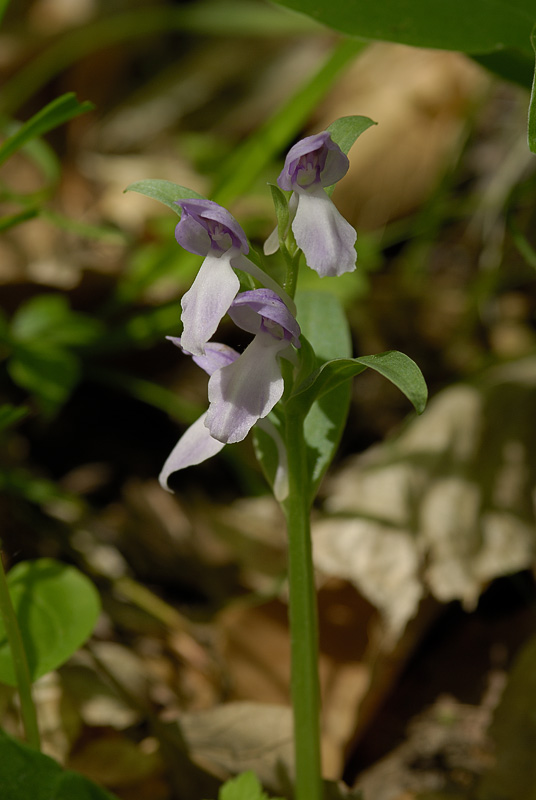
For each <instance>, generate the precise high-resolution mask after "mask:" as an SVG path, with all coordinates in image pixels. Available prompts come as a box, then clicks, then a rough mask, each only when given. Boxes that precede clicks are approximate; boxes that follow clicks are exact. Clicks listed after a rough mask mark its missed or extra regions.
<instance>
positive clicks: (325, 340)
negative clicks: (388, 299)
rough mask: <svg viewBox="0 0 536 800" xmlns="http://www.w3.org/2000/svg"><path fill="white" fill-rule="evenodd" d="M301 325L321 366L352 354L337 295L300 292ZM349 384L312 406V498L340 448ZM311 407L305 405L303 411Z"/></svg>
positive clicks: (308, 425)
mask: <svg viewBox="0 0 536 800" xmlns="http://www.w3.org/2000/svg"><path fill="white" fill-rule="evenodd" d="M296 305H297V307H298V322H299V324H300V327H301V330H302V333H303V335H304V336H305V337H306V338H307V340H308V342H310V344H311V346H312V347H313V349H314V351H315V353H316V356H317V359H318V363H319V364H320V363H323V362H325V361H328V360H331V359H333V358H337V357H340V356H342V357H344V356H349V355H350V354H351V340H350V330H349V327H348V321H347V319H346V315H345V313H344V311H343V308H342V306H341V304H340V302H339V300H338V298H336V297H335V296H334V295H331V294H325V293H323V292H298V294H297V296H296ZM350 391H351V387H350V383H349V382H346V383H341V384H340V385H339V386H337V387H335V388H334V389H333V390H332V391H330V392H327V393H326V394H325V395H324V397H322V398H321V399H320V400H319V401H318V402H314V403H313V404H312V405H311V408H310V411H309V413H308V414H307V416H306V418H305V425H304V432H305V439H306V442H307V448H308V461H309V469H310V475H311V492H312V497H314V496H315V495H316V492H317V490H318V486H319V485H320V481H321V480H322V477H323V476H324V473H325V472H326V470H327V468H328V466H329V465H330V463H331V461H332V459H333V456H334V455H335V451H336V449H337V447H338V445H339V442H340V439H341V436H342V432H343V430H344V425H345V423H346V417H347V415H348V408H349V405H350ZM307 407H308V406H306V405H304V409H306V408H307Z"/></svg>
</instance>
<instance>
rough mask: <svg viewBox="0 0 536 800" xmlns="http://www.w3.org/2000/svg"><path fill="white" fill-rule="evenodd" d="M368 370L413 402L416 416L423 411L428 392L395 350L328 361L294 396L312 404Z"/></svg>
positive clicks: (420, 377) (416, 371) (409, 361)
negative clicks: (388, 381) (371, 370)
mask: <svg viewBox="0 0 536 800" xmlns="http://www.w3.org/2000/svg"><path fill="white" fill-rule="evenodd" d="M367 367H369V368H370V369H373V370H375V371H376V372H379V373H380V375H383V376H384V377H385V378H387V379H388V380H390V381H391V383H394V385H395V386H397V387H398V388H399V389H400V391H401V392H403V393H404V394H405V395H406V397H407V398H408V400H410V402H411V403H413V405H414V406H415V410H416V411H417V412H418V413H419V414H421V413H422V412H423V411H424V408H425V406H426V400H427V397H428V390H427V388H426V383H425V381H424V378H423V375H422V372H421V371H420V369H419V367H418V366H417V364H416V363H415V362H414V361H413V360H412V359H411V358H410V357H409V356H406V355H404V353H399V352H398V350H389V351H387V352H386V353H379V354H377V355H371V356H360V357H358V358H337V359H333V360H332V361H327V362H326V363H325V364H322V366H321V367H319V368H318V369H317V370H316V371H315V372H314V373H313V374H312V375H310V376H309V377H308V378H307V379H306V380H305V381H304V382H303V383H302V384H301V385H299V386H297V387H296V389H295V392H294V396H299V397H301V400H302V402H304V403H312V402H314V401H315V400H319V399H320V398H321V397H323V396H324V395H325V394H326V393H327V392H330V391H332V390H333V389H335V388H336V387H337V386H339V385H340V384H341V383H344V382H345V381H347V380H349V379H350V378H353V377H355V376H356V375H359V373H361V372H363V371H364V370H365V369H367Z"/></svg>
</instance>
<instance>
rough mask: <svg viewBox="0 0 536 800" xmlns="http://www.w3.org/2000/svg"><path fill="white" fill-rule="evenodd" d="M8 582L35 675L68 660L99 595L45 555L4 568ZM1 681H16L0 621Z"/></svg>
mask: <svg viewBox="0 0 536 800" xmlns="http://www.w3.org/2000/svg"><path fill="white" fill-rule="evenodd" d="M7 582H8V586H9V593H10V595H11V600H12V602H13V607H14V609H15V614H16V616H17V619H18V622H19V627H20V631H21V635H22V640H23V643H24V648H25V650H26V656H27V658H28V666H29V669H30V676H31V679H32V680H33V681H35V680H37V678H39V677H41V675H45V674H46V673H47V672H50V671H51V670H53V669H56V667H59V666H60V665H61V664H63V663H64V662H65V661H67V659H68V658H70V657H71V656H72V655H73V653H75V652H76V650H78V648H79V647H80V646H81V645H82V644H83V643H84V642H85V641H86V639H87V638H88V637H89V636H90V635H91V633H92V631H93V628H94V627H95V623H96V621H97V618H98V616H99V613H100V600H99V595H98V593H97V590H96V589H95V587H94V586H93V584H92V583H91V581H90V580H89V579H88V578H86V576H85V575H83V574H82V573H81V572H80V571H79V570H77V569H76V568H75V567H71V566H68V565H66V564H61V563H59V562H58V561H54V560H52V559H49V558H41V559H38V560H36V561H22V562H21V563H20V564H17V565H16V566H15V567H13V569H11V570H10V571H9V573H8V576H7ZM0 681H2V682H3V683H6V684H8V685H9V686H15V685H16V679H15V674H14V670H13V663H12V660H11V651H10V648H9V645H8V642H7V638H6V632H5V629H4V626H3V624H2V622H1V621H0ZM0 762H1V759H0ZM0 785H2V786H3V784H2V782H1V781H0Z"/></svg>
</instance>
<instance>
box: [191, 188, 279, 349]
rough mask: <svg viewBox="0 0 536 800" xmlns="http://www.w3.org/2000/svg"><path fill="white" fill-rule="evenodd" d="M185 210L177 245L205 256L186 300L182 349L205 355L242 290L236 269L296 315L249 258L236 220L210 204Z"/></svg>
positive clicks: (203, 202)
mask: <svg viewBox="0 0 536 800" xmlns="http://www.w3.org/2000/svg"><path fill="white" fill-rule="evenodd" d="M177 204H178V205H179V206H180V207H181V208H182V215H181V220H180V222H179V223H178V225H177V227H176V228H175V238H176V239H177V242H178V243H179V244H180V245H181V247H184V249H185V250H188V251H189V252H191V253H196V254H197V255H200V256H205V260H204V261H203V264H202V265H201V268H200V270H199V272H198V273H197V277H196V279H195V280H194V282H193V284H192V286H191V287H190V289H189V290H188V291H187V292H186V294H185V295H184V296H183V298H182V301H181V306H182V323H183V332H182V337H181V340H182V346H183V347H184V349H185V350H186V351H188V352H189V353H192V354H193V355H202V354H203V353H204V351H205V345H206V343H207V342H208V341H209V339H210V338H211V337H212V336H213V335H214V333H215V332H216V329H217V327H218V325H219V323H220V321H221V319H222V317H223V316H224V315H225V314H226V313H227V311H228V310H229V307H230V305H231V303H232V302H233V300H234V298H235V297H236V295H237V293H238V291H239V289H240V281H239V279H238V276H237V275H236V273H235V269H240V270H243V271H244V272H247V273H249V274H250V275H251V276H252V277H254V278H255V279H256V280H258V281H260V282H261V283H262V284H263V285H265V286H270V287H271V288H272V289H273V290H274V291H276V292H277V293H278V294H279V295H280V297H282V298H283V299H284V301H285V302H286V303H287V305H289V307H290V308H292V309H294V304H293V302H292V300H291V299H290V298H289V297H288V296H287V295H286V294H285V293H284V292H283V290H282V289H281V287H280V286H279V285H278V284H277V283H275V281H273V279H271V278H270V277H269V276H268V275H266V274H265V273H264V272H263V271H262V270H261V269H259V267H257V266H256V265H255V264H253V262H252V261H250V259H248V258H246V255H247V253H248V252H249V245H248V242H247V238H246V235H245V233H244V231H243V230H242V228H241V227H240V225H239V224H238V222H237V221H236V220H235V218H234V217H233V216H232V214H230V213H229V212H228V211H227V210H226V209H225V208H223V207H222V206H220V205H218V203H214V202H213V201H211V200H204V199H201V198H199V199H197V198H195V199H190V200H177Z"/></svg>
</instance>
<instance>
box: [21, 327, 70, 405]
mask: <svg viewBox="0 0 536 800" xmlns="http://www.w3.org/2000/svg"><path fill="white" fill-rule="evenodd" d="M7 369H8V372H9V374H10V376H11V378H12V379H13V380H14V381H15V383H17V384H18V385H19V386H21V387H22V388H23V389H27V390H28V391H29V392H31V393H32V394H34V395H35V396H36V397H37V398H38V400H39V402H40V404H41V407H42V409H43V412H44V413H45V414H53V413H54V412H55V411H57V409H58V408H59V407H60V406H61V405H62V404H63V403H64V402H65V401H66V400H67V398H68V397H69V395H70V394H71V392H72V390H73V388H74V387H75V385H76V383H77V382H78V379H79V377H80V362H79V359H78V358H77V357H76V356H75V355H73V353H71V352H69V351H68V350H64V349H61V348H58V347H49V346H48V344H47V342H46V341H45V342H37V341H35V342H30V343H29V344H24V345H23V344H21V345H19V346H17V347H16V348H15V349H14V351H13V355H12V356H11V358H10V359H9V361H8V362H7Z"/></svg>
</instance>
